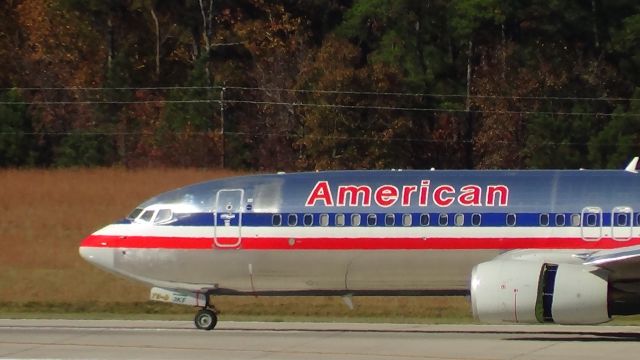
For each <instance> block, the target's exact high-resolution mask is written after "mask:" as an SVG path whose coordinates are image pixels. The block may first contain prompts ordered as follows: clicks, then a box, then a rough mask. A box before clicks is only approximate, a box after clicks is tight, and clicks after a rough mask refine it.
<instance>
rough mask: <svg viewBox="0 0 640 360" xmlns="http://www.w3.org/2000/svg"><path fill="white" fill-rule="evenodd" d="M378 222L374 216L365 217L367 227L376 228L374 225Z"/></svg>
mask: <svg viewBox="0 0 640 360" xmlns="http://www.w3.org/2000/svg"><path fill="white" fill-rule="evenodd" d="M377 222H378V219H377V217H376V214H369V215H367V225H369V226H376V223H377Z"/></svg>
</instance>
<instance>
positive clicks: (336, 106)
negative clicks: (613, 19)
mask: <svg viewBox="0 0 640 360" xmlns="http://www.w3.org/2000/svg"><path fill="white" fill-rule="evenodd" d="M207 103H215V104H220V103H223V104H225V103H235V104H252V105H276V106H290V107H298V106H299V107H315V108H334V109H359V110H393V111H416V112H432V113H438V112H445V113H465V114H466V113H474V114H503V115H556V116H560V115H562V116H604V117H612V116H621V117H635V116H640V113H601V112H567V111H557V112H555V111H528V110H490V109H489V110H475V109H474V110H464V109H451V108H437V107H434V108H422V107H401V106H378V105H342V104H318V103H297V102H283V101H254V100H235V99H224V100H218V99H196V100H131V101H129V100H125V101H100V100H96V101H94V100H74V101H46V100H45V101H40V100H36V101H0V105H132V104H207Z"/></svg>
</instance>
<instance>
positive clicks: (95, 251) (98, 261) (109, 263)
mask: <svg viewBox="0 0 640 360" xmlns="http://www.w3.org/2000/svg"><path fill="white" fill-rule="evenodd" d="M89 238H90V237H89ZM89 238H87V239H85V240H84V241H83V242H82V244H80V249H79V252H80V256H82V258H83V259H85V260H86V261H87V262H89V263H91V264H93V265H96V266H98V267H101V268H104V269H106V270H113V249H111V248H100V247H95V246H86V244H87V242H90V241H88V240H89Z"/></svg>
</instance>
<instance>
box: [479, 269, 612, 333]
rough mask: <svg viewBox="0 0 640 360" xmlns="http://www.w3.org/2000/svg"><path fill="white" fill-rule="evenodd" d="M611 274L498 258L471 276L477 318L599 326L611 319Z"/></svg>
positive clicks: (513, 321)
mask: <svg viewBox="0 0 640 360" xmlns="http://www.w3.org/2000/svg"><path fill="white" fill-rule="evenodd" d="M607 276H608V274H607V272H606V271H605V270H603V269H600V268H597V267H593V266H585V265H574V264H559V265H556V264H546V263H539V262H530V261H518V260H495V261H489V262H485V263H482V264H479V265H477V266H476V267H474V268H473V272H472V275H471V304H472V308H473V316H474V317H475V318H476V320H479V321H481V322H487V323H503V322H512V323H536V322H554V323H558V324H599V323H603V322H606V321H609V320H610V319H611V318H610V316H609V311H608V281H607Z"/></svg>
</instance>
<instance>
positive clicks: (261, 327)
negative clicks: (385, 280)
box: [0, 319, 640, 360]
mask: <svg viewBox="0 0 640 360" xmlns="http://www.w3.org/2000/svg"><path fill="white" fill-rule="evenodd" d="M638 353H640V327H625V326H580V327H568V326H548V325H538V326H524V325H516V326H511V325H510V326H485V325H398V324H351V323H292V322H286V323H285V322H282V323H259V322H220V323H219V324H218V328H217V329H216V330H214V331H210V332H207V331H201V330H195V329H194V328H193V324H192V323H191V322H185V321H120V320H101V321H97V320H2V319H0V357H2V358H63V359H70V358H74V359H78V358H82V359H86V358H90V359H123V358H124V359H126V358H135V359H183V358H196V359H197V358H214V359H311V360H313V359H323V360H324V359H374V360H376V359H545V360H548V359H581V360H582V359H603V358H605V359H607V360H614V359H633V358H635V357H636V356H637V355H638Z"/></svg>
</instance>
